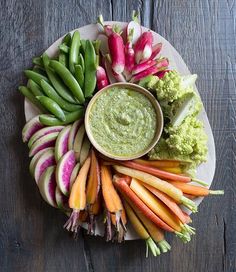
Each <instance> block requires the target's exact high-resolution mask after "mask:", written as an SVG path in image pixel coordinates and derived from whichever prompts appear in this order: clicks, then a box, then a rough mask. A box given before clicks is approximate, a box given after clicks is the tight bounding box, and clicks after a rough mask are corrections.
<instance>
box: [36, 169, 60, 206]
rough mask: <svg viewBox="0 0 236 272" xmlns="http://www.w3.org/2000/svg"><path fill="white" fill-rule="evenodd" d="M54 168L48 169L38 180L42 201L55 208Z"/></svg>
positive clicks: (55, 184) (55, 185)
mask: <svg viewBox="0 0 236 272" xmlns="http://www.w3.org/2000/svg"><path fill="white" fill-rule="evenodd" d="M55 169H56V167H55V166H50V167H48V168H47V169H46V170H45V171H44V173H43V174H42V175H41V177H40V179H39V191H40V193H41V196H42V197H43V199H44V200H45V201H46V202H47V203H48V204H49V205H51V206H53V207H55V208H57V203H56V198H55V191H56V187H57V183H56V179H55Z"/></svg>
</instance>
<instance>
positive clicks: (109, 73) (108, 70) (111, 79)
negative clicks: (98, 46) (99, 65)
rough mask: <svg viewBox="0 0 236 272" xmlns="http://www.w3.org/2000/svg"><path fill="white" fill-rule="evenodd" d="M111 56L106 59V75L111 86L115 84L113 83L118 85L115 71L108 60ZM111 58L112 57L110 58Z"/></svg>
mask: <svg viewBox="0 0 236 272" xmlns="http://www.w3.org/2000/svg"><path fill="white" fill-rule="evenodd" d="M107 56H109V54H107V55H106V56H105V57H104V61H105V69H106V73H107V76H108V79H109V83H110V84H113V83H116V82H117V80H116V79H115V77H114V74H113V71H112V68H111V64H110V61H109V59H108V57H107ZM109 57H110V56H109Z"/></svg>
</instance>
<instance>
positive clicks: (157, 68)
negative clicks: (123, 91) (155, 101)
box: [130, 59, 169, 82]
mask: <svg viewBox="0 0 236 272" xmlns="http://www.w3.org/2000/svg"><path fill="white" fill-rule="evenodd" d="M168 65H169V61H168V60H167V59H160V60H158V62H157V64H156V65H155V66H152V67H149V68H148V69H146V70H144V71H143V72H141V73H139V74H137V75H135V76H133V77H132V78H131V80H130V82H137V81H139V80H141V79H143V78H145V77H146V76H149V75H153V74H156V73H157V72H160V71H162V70H165V69H166V68H167V67H168Z"/></svg>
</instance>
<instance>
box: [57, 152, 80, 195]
mask: <svg viewBox="0 0 236 272" xmlns="http://www.w3.org/2000/svg"><path fill="white" fill-rule="evenodd" d="M75 165H76V158H75V152H74V151H73V150H70V151H68V152H67V153H66V154H65V155H64V156H63V157H61V159H60V160H59V162H58V164H57V168H56V181H57V186H58V187H59V188H60V190H61V192H62V193H63V194H64V195H66V196H68V195H69V192H70V177H71V174H72V171H73V169H74V167H75Z"/></svg>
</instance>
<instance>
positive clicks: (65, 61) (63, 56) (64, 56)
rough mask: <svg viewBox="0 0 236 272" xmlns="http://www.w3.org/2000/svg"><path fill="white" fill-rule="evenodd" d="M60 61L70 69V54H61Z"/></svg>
mask: <svg viewBox="0 0 236 272" xmlns="http://www.w3.org/2000/svg"><path fill="white" fill-rule="evenodd" d="M58 61H59V62H60V63H61V64H63V65H64V66H65V67H66V68H68V67H69V58H68V54H66V53H64V52H60V53H59V56H58Z"/></svg>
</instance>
